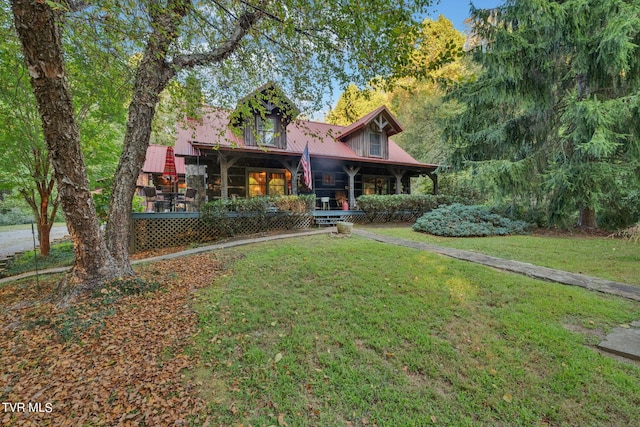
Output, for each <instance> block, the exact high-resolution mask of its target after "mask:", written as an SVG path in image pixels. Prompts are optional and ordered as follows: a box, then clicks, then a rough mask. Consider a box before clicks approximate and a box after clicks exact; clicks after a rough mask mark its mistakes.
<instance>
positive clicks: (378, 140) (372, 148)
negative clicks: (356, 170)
mask: <svg viewBox="0 0 640 427" xmlns="http://www.w3.org/2000/svg"><path fill="white" fill-rule="evenodd" d="M369 156H371V157H382V134H380V133H376V132H370V133H369Z"/></svg>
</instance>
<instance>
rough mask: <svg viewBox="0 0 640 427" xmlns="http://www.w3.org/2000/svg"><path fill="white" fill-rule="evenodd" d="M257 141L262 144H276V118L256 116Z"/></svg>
mask: <svg viewBox="0 0 640 427" xmlns="http://www.w3.org/2000/svg"><path fill="white" fill-rule="evenodd" d="M256 142H257V143H258V144H261V145H276V118H275V117H265V118H262V117H260V116H256Z"/></svg>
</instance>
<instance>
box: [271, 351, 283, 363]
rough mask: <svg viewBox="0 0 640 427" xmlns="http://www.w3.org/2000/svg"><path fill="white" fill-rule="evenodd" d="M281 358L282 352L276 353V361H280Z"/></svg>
mask: <svg viewBox="0 0 640 427" xmlns="http://www.w3.org/2000/svg"><path fill="white" fill-rule="evenodd" d="M281 360H282V353H278V354H276V357H274V358H273V362H274V363H278V362H279V361H281Z"/></svg>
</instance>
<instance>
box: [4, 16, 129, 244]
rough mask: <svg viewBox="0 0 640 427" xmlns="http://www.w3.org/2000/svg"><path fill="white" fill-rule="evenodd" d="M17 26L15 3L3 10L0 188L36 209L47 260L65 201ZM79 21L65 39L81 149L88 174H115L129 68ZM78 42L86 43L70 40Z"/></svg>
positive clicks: (67, 65) (111, 48)
mask: <svg viewBox="0 0 640 427" xmlns="http://www.w3.org/2000/svg"><path fill="white" fill-rule="evenodd" d="M12 21H13V20H12V16H11V10H10V9H9V6H8V5H3V6H1V7H0V37H2V40H3V47H2V49H0V73H1V74H2V75H3V76H4V79H3V81H4V84H3V85H1V86H0V143H1V144H2V149H3V156H2V157H1V158H0V164H1V165H2V168H1V169H0V175H1V176H2V177H1V185H2V187H3V189H10V190H15V191H16V192H18V193H19V194H20V195H21V196H22V197H23V198H24V200H25V201H26V202H27V204H28V205H29V206H30V207H31V210H32V212H33V215H34V219H35V223H36V225H37V228H38V239H39V241H40V254H41V255H42V256H47V255H48V254H49V249H50V242H49V235H50V229H51V226H52V225H53V221H54V219H55V217H56V213H57V210H58V206H59V199H58V196H57V191H56V190H57V189H56V185H55V178H54V175H53V173H54V171H53V167H52V165H51V161H50V158H49V157H50V156H49V151H48V148H47V144H46V143H45V141H44V136H43V133H42V122H41V119H40V116H39V115H38V110H37V107H36V101H35V98H34V95H33V89H32V87H31V84H30V82H29V72H28V70H27V68H26V67H25V64H24V60H23V57H22V54H21V49H20V40H19V39H18V38H17V37H16V34H15V28H14V25H13V22H12ZM72 24H79V23H77V22H74V21H70V22H68V25H66V26H65V32H64V34H63V35H62V36H63V37H64V38H65V39H67V40H69V43H67V46H69V49H67V51H66V61H67V63H66V67H67V69H69V70H71V71H72V73H73V74H74V76H75V78H74V80H73V84H72V85H71V86H72V87H71V91H72V93H73V98H74V106H75V117H76V119H77V121H78V124H79V127H80V129H81V144H82V147H83V150H84V152H85V154H86V155H87V164H88V168H90V171H91V173H90V174H89V175H90V176H93V177H101V176H109V175H112V174H113V171H114V170H115V166H116V164H117V158H115V159H112V158H113V155H112V153H113V151H114V150H117V148H118V147H119V144H120V143H121V142H122V133H123V132H122V131H123V130H124V114H123V113H124V112H125V111H126V110H125V108H124V103H125V102H126V95H127V93H128V91H127V90H126V86H127V82H128V80H129V76H128V74H129V69H130V67H128V65H127V64H122V63H118V62H117V61H113V59H114V53H113V50H114V48H113V46H108V40H96V39H95V38H91V37H87V34H86V32H87V30H88V28H87V27H86V26H85V25H83V24H79V25H72ZM80 33H82V34H83V35H84V37H82V36H81V34H80ZM78 38H82V39H83V40H84V43H83V44H79V43H73V42H71V41H72V40H74V39H75V40H77V39H78ZM116 50H117V49H116ZM89 58H90V60H88V59H89ZM98 99H101V102H100V103H97V100H98Z"/></svg>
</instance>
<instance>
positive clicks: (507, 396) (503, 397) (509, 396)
mask: <svg viewBox="0 0 640 427" xmlns="http://www.w3.org/2000/svg"><path fill="white" fill-rule="evenodd" d="M502 400H504V401H505V402H507V403H511V401H512V400H513V396H511V395H510V394H509V393H507V394H505V395H504V396H502Z"/></svg>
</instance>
